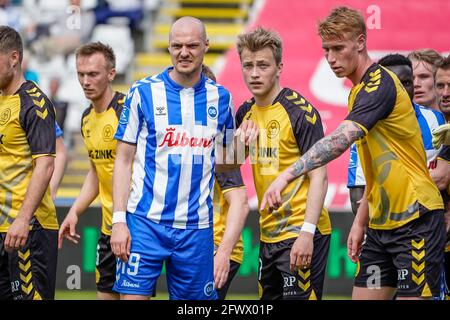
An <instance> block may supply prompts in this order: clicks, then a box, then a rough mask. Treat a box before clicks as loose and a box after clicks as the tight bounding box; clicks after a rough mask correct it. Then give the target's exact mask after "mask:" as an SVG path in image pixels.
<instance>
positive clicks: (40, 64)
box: [0, 0, 260, 206]
mask: <svg viewBox="0 0 450 320" xmlns="http://www.w3.org/2000/svg"><path fill="white" fill-rule="evenodd" d="M0 1H1V0H0ZM77 2H78V1H73V0H70V1H69V0H63V1H61V0H47V1H39V0H23V1H22V2H21V3H19V4H16V8H19V9H20V10H21V11H23V12H26V16H27V18H26V19H23V21H24V22H23V25H22V26H21V27H18V28H20V29H21V32H22V34H23V35H24V39H27V41H26V44H27V47H28V48H29V49H30V50H31V54H30V58H29V61H28V69H29V70H30V72H35V73H36V74H37V75H38V77H39V85H40V86H41V87H42V89H43V90H44V91H45V92H48V87H49V83H50V80H51V79H53V78H57V79H59V80H60V83H61V84H60V89H59V91H58V94H57V97H58V99H59V100H63V101H67V102H68V103H69V108H68V110H67V117H66V122H65V141H66V143H67V144H68V146H69V154H70V156H69V163H68V167H67V170H66V174H65V175H64V178H63V180H62V183H61V186H60V189H59V190H58V194H57V200H56V204H57V205H58V206H69V205H71V204H72V202H73V200H74V198H75V197H76V196H77V195H78V194H79V190H80V188H81V185H82V183H83V181H84V177H85V175H86V173H87V171H88V170H89V159H88V157H87V154H86V150H85V148H84V144H83V140H82V137H81V134H80V132H79V129H80V119H81V114H82V112H83V110H84V109H85V108H86V107H87V106H88V104H89V102H88V101H87V100H86V99H85V98H84V95H83V92H82V90H81V87H80V85H79V83H78V79H77V74H76V69H75V56H74V54H73V52H70V53H66V54H65V53H60V52H58V50H52V49H55V48H51V46H50V48H46V47H45V46H44V44H43V43H44V41H45V37H48V36H50V37H51V36H52V30H53V29H58V28H56V27H55V26H54V25H53V24H57V23H58V22H57V21H58V19H60V17H61V16H62V15H63V16H64V15H65V17H66V19H69V20H70V19H74V20H73V21H72V23H76V22H77V21H76V19H77V14H78V13H79V11H77V9H76V7H73V6H71V5H74V4H77ZM108 2H109V3H108ZM257 2H260V1H258V0H256V1H253V0H165V1H162V0H128V1H127V0H125V1H123V0H110V1H105V0H103V1H101V0H82V1H80V2H79V5H80V8H81V13H82V15H86V16H89V15H90V16H92V17H94V16H95V19H96V20H95V24H94V25H93V26H92V27H91V26H90V25H88V26H85V27H86V28H89V29H90V30H88V31H89V38H88V39H87V40H85V41H83V42H87V41H101V42H103V43H107V44H109V45H110V46H111V47H112V48H113V49H114V51H115V53H116V70H117V77H116V80H115V82H114V84H113V87H114V90H117V91H120V92H124V93H126V92H127V91H128V88H129V86H130V85H131V84H132V83H133V82H134V81H136V80H139V79H142V78H144V77H147V76H149V75H152V74H156V73H159V72H161V71H162V70H164V69H165V68H166V67H167V66H169V65H171V61H170V56H169V54H168V51H167V46H168V35H169V31H170V25H171V24H172V23H173V22H174V21H175V20H176V19H177V18H179V17H181V16H185V15H191V16H195V17H197V18H200V19H201V20H202V21H204V22H205V24H206V30H207V34H208V37H209V39H210V49H209V52H208V54H207V55H206V58H205V63H206V64H207V65H208V66H210V67H211V68H212V69H213V70H214V71H215V72H217V71H218V70H219V69H220V61H221V58H222V57H223V56H224V53H225V52H226V51H227V50H228V49H229V48H230V47H232V46H233V45H234V43H235V41H236V36H237V35H238V34H239V33H241V32H242V31H243V29H244V27H245V25H246V23H247V21H248V19H249V17H251V11H252V8H253V7H254V5H255V3H257ZM127 8H130V11H127ZM136 8H138V9H140V10H141V13H142V14H141V15H140V16H142V19H141V20H139V23H138V24H136V20H135V17H137V16H139V15H136ZM33 12H34V13H39V14H38V16H34V14H33ZM124 12H125V13H124ZM127 12H131V13H132V14H128V13H127ZM80 21H81V23H83V20H80ZM59 23H60V21H59ZM30 30H33V31H30ZM86 32H87V30H83V34H84V33H86ZM42 39H44V40H42ZM43 46H44V47H43ZM97 204H98V202H97Z"/></svg>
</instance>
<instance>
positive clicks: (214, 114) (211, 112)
mask: <svg viewBox="0 0 450 320" xmlns="http://www.w3.org/2000/svg"><path fill="white" fill-rule="evenodd" d="M217 113H218V112H217V108H216V107H214V106H209V107H208V117H210V118H211V119H215V118H217Z"/></svg>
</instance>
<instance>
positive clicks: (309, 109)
mask: <svg viewBox="0 0 450 320" xmlns="http://www.w3.org/2000/svg"><path fill="white" fill-rule="evenodd" d="M279 100H280V102H281V104H282V105H283V107H284V108H285V110H286V113H287V114H288V115H289V121H290V122H291V127H292V131H293V133H294V136H295V139H296V141H297V145H298V147H299V148H300V153H301V154H305V152H306V151H308V150H309V149H310V148H311V147H312V146H313V145H314V144H315V143H316V142H317V141H319V140H320V139H322V138H323V136H324V135H323V127H322V119H321V118H320V114H319V112H317V110H316V109H315V108H314V107H313V105H312V104H311V103H309V101H308V100H306V99H305V98H304V97H303V96H302V95H301V94H300V93H298V92H296V91H294V90H291V89H289V88H285V89H283V91H282V93H281V94H280V96H279Z"/></svg>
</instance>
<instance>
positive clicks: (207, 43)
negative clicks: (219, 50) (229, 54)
mask: <svg viewBox="0 0 450 320" xmlns="http://www.w3.org/2000/svg"><path fill="white" fill-rule="evenodd" d="M208 50H209V39H208V38H206V41H205V53H207V52H208Z"/></svg>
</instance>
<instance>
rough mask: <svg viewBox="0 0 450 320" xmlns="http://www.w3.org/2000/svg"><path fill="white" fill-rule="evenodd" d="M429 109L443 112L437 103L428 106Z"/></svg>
mask: <svg viewBox="0 0 450 320" xmlns="http://www.w3.org/2000/svg"><path fill="white" fill-rule="evenodd" d="M427 107H428V108H430V109H433V110H436V111H439V112H441V109H440V108H439V105H438V104H437V102H431V103H429V104H428V105H427Z"/></svg>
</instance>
